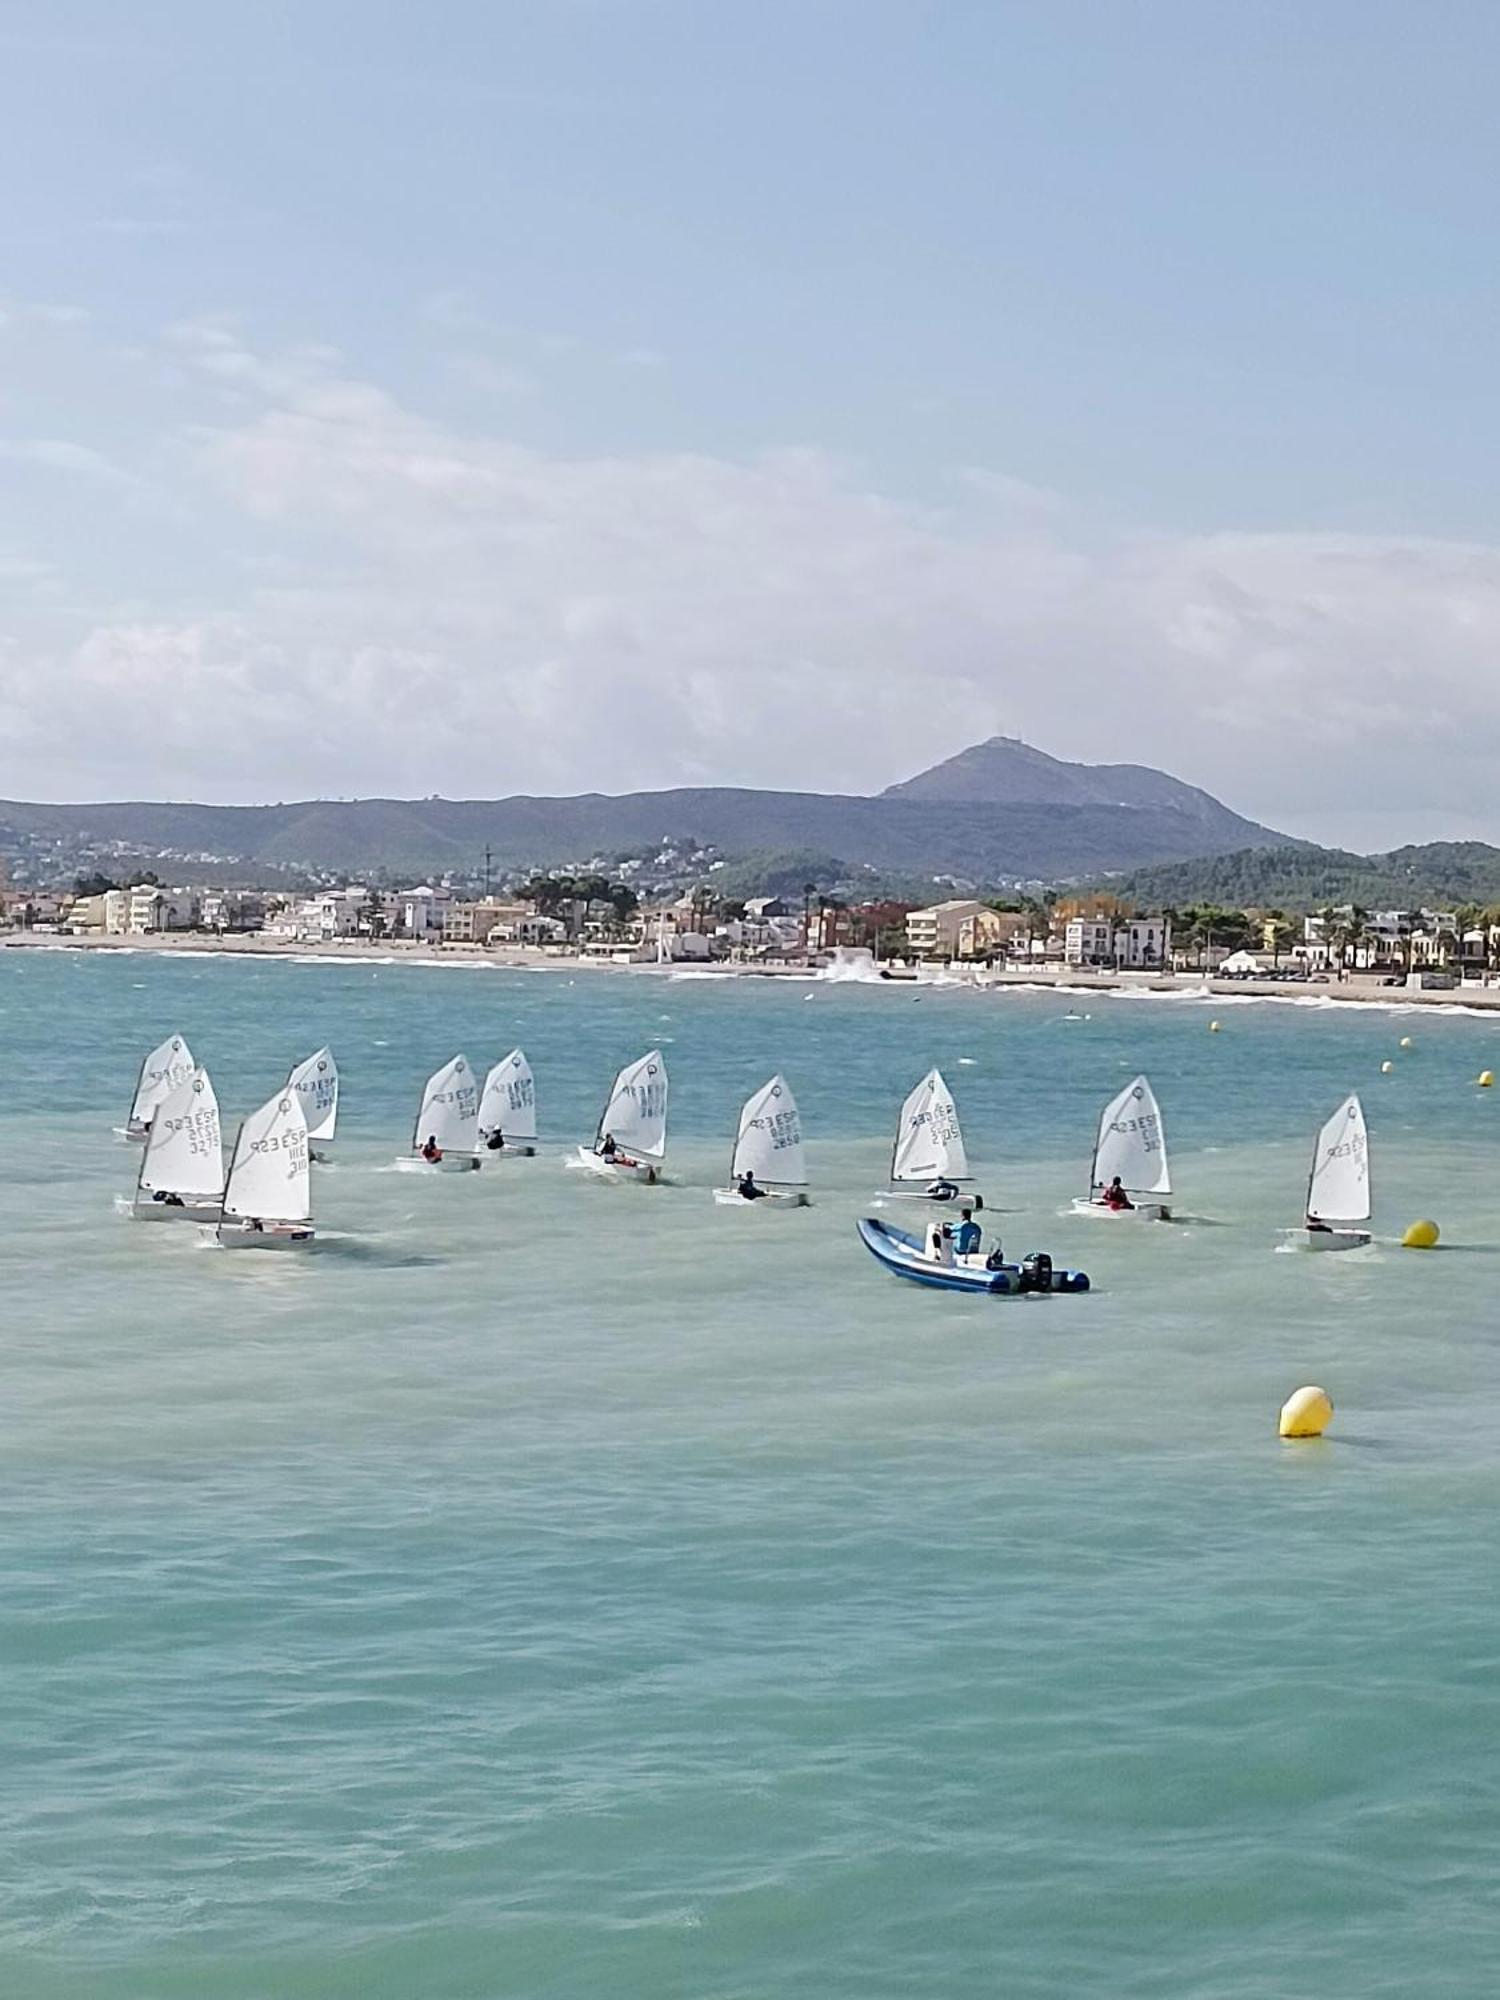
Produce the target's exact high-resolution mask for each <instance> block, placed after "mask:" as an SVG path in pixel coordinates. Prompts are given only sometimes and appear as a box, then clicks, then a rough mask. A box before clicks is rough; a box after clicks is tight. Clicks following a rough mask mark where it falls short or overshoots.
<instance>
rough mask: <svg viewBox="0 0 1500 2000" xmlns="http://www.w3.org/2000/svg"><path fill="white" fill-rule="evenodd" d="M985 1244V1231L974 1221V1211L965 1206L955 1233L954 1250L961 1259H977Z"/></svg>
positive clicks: (960, 1211) (960, 1213)
mask: <svg viewBox="0 0 1500 2000" xmlns="http://www.w3.org/2000/svg"><path fill="white" fill-rule="evenodd" d="M983 1242H984V1231H983V1230H982V1229H981V1228H980V1226H979V1224H978V1223H977V1222H976V1221H975V1220H974V1211H973V1209H972V1208H969V1207H967V1206H965V1207H964V1208H961V1209H960V1210H959V1214H958V1227H957V1229H955V1230H954V1232H953V1249H954V1252H955V1254H956V1255H957V1256H959V1257H977V1256H978V1255H979V1251H980V1246H981V1245H982V1244H983Z"/></svg>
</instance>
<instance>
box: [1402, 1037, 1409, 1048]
mask: <svg viewBox="0 0 1500 2000" xmlns="http://www.w3.org/2000/svg"><path fill="white" fill-rule="evenodd" d="M1401 1046H1402V1048H1403V1049H1409V1048H1410V1047H1411V1036H1410V1035H1403V1036H1402V1037H1401Z"/></svg>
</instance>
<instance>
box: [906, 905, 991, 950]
mask: <svg viewBox="0 0 1500 2000" xmlns="http://www.w3.org/2000/svg"><path fill="white" fill-rule="evenodd" d="M1013 922H1014V920H1013V919H1007V917H1006V916H1005V915H1003V914H1002V913H1001V912H1000V911H999V910H992V909H991V908H990V906H989V904H988V903H979V902H975V901H974V900H973V899H972V898H971V897H966V896H953V897H950V898H949V899H948V901H947V902H945V903H933V904H932V905H930V907H929V908H927V909H925V910H908V911H907V913H906V949H907V954H908V956H910V957H912V958H991V957H993V956H994V954H995V953H996V952H998V951H1001V950H1003V949H1004V947H1005V944H1006V942H1007V938H1008V935H1009V934H1010V932H1011V930H1012V927H1013Z"/></svg>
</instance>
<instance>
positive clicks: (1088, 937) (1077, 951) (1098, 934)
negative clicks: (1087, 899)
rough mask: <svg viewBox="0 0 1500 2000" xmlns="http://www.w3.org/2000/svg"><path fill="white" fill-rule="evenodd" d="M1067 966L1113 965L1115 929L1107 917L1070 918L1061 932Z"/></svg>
mask: <svg viewBox="0 0 1500 2000" xmlns="http://www.w3.org/2000/svg"><path fill="white" fill-rule="evenodd" d="M1063 962H1064V963H1065V964H1067V965H1113V964H1114V962H1115V927H1114V925H1113V923H1111V922H1110V920H1109V919H1108V918H1107V917H1070V918H1069V919H1068V927H1067V929H1066V930H1065V931H1064V932H1063Z"/></svg>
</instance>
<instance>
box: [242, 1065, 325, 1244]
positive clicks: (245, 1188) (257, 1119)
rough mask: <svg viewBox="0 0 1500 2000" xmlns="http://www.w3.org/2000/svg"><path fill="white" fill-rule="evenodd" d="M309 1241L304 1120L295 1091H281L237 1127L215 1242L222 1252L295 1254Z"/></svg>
mask: <svg viewBox="0 0 1500 2000" xmlns="http://www.w3.org/2000/svg"><path fill="white" fill-rule="evenodd" d="M312 1240H313V1221H312V1169H311V1168H310V1166H309V1165H308V1157H307V1120H306V1119H305V1118H304V1117H303V1115H302V1104H301V1100H300V1099H299V1098H298V1097H297V1095H296V1093H295V1091H291V1090H287V1089H285V1088H283V1089H281V1090H279V1091H278V1092H277V1093H276V1095H275V1096H274V1097H273V1098H270V1099H268V1101H267V1102H266V1103H264V1104H263V1105H262V1106H261V1107H260V1109H259V1111H252V1112H251V1114H250V1116H249V1117H248V1118H247V1119H246V1120H245V1122H244V1124H243V1125H241V1127H240V1130H239V1137H238V1138H237V1139H236V1140H235V1142H234V1156H233V1158H232V1159H231V1160H230V1162H229V1178H228V1180H227V1181H226V1182H225V1183H224V1214H223V1217H222V1219H221V1221H220V1223H219V1241H220V1243H222V1244H223V1246H224V1248H225V1249H226V1250H293V1249H303V1248H305V1247H306V1246H307V1245H308V1244H310V1243H311V1242H312Z"/></svg>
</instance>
